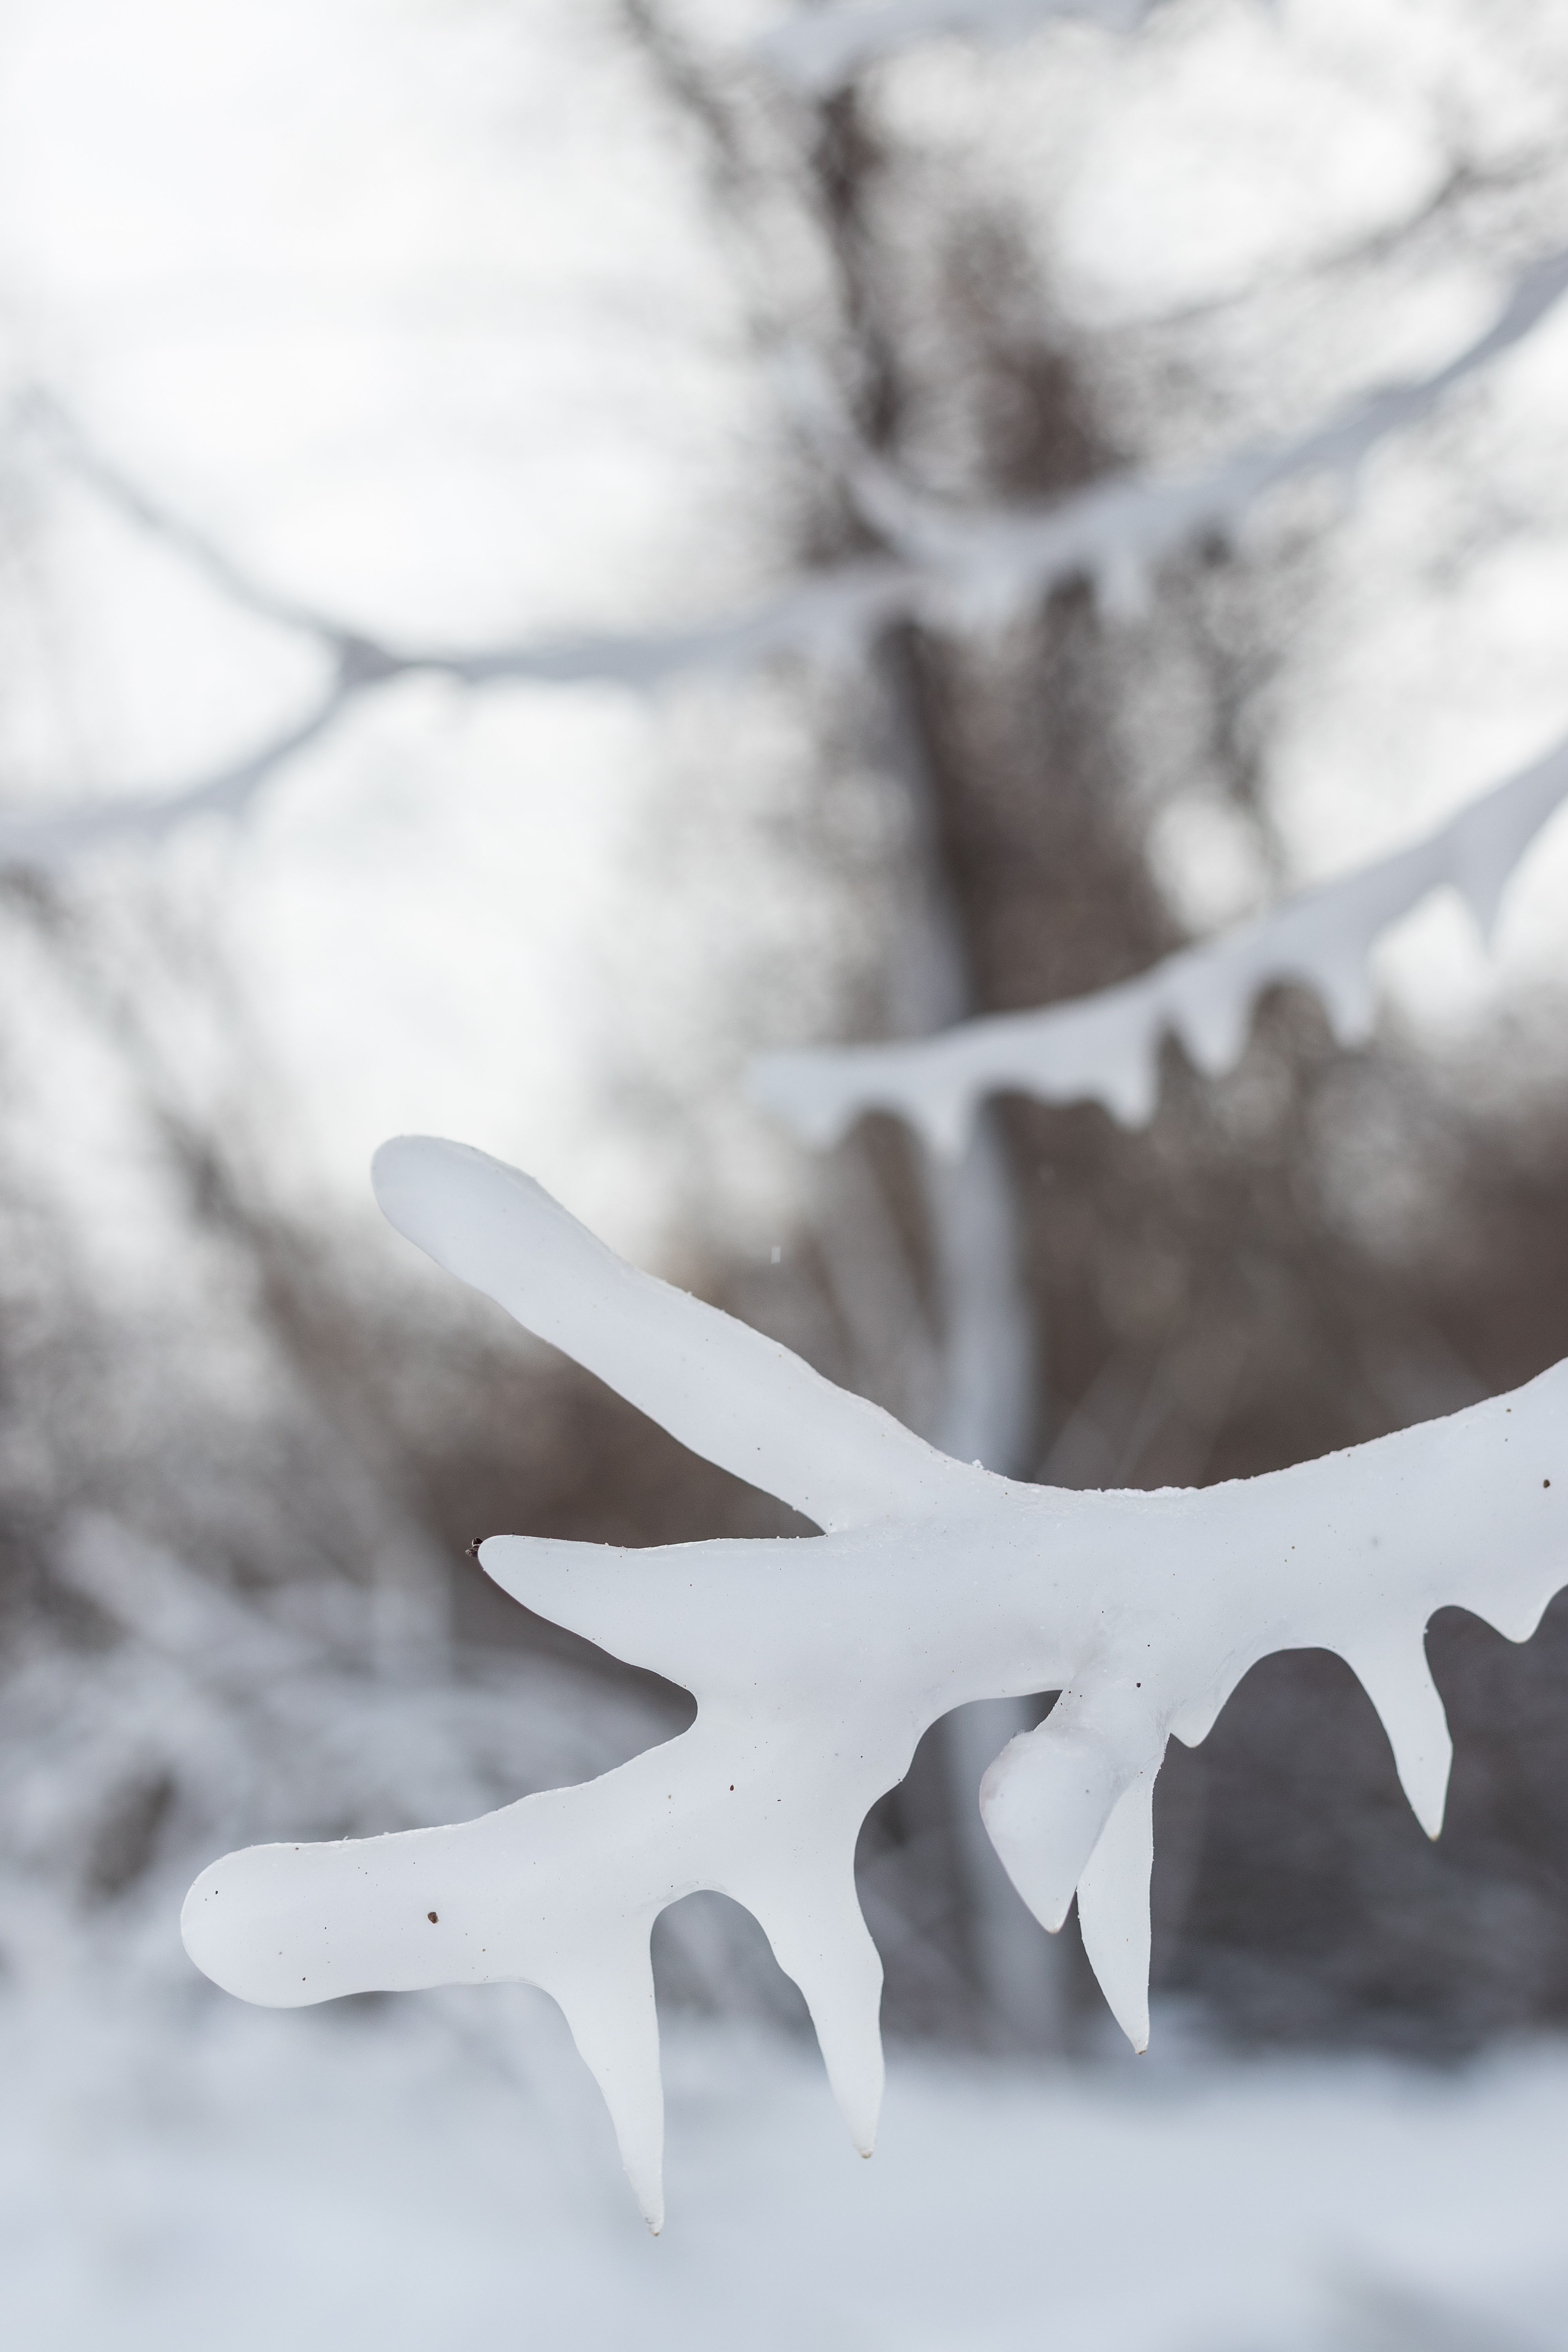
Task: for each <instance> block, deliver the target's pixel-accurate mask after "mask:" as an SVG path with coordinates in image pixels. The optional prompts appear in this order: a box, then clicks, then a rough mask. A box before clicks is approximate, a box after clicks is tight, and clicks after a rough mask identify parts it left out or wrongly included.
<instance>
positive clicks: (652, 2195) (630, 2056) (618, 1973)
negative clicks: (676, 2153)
mask: <svg viewBox="0 0 1568 2352" xmlns="http://www.w3.org/2000/svg"><path fill="white" fill-rule="evenodd" d="M600 1934H601V1936H602V1935H603V1930H602V1929H601V1930H600ZM545 1990H546V1991H547V1992H550V1993H552V1994H553V1996H554V1998H555V2000H557V2001H558V2002H559V2003H560V2006H561V2008H562V2010H563V2012H564V2014H565V2018H566V2022H567V2024H568V2025H569V2026H570V2027H571V2029H572V2039H573V2041H574V2042H575V2043H576V2045H577V2054H578V2056H579V2057H580V2058H581V2059H582V2061H583V2063H584V2065H585V2066H586V2067H587V2069H588V2071H589V2073H590V2074H592V2075H593V2077H594V2080H595V2083H597V2084H598V2085H599V2089H600V2091H601V2093H602V2094H603V2095H604V2101H605V2105H606V2106H607V2107H608V2109H609V2111H610V2121H611V2123H612V2124H613V2125H614V2126H615V2132H616V2147H618V2148H619V2150H620V2154H621V2163H622V2165H623V2166H624V2167H625V2169H626V2179H627V2180H628V2182H629V2183H630V2184H631V2191H632V2195H633V2196H634V2197H635V2198H636V2199H637V2210H638V2211H639V2212H640V2213H641V2215H642V2217H643V2220H644V2221H646V2222H647V2226H648V2228H649V2230H650V2231H652V2232H653V2235H654V2236H655V2237H656V2238H657V2237H658V2233H659V2231H661V2230H662V2229H663V2227H664V2084H663V2082H662V2080H661V2078H660V2075H659V2065H658V2014H657V2012H656V2011H655V2008H654V1998H653V1968H652V1964H651V1962H650V1960H649V1958H648V1942H647V1927H646V1926H643V1927H641V1928H640V1930H639V1929H637V1927H633V1928H632V1931H631V1941H630V1942H629V1944H627V1945H626V1947H624V1948H622V1949H621V1950H620V1951H618V1952H617V1951H616V1950H615V1949H614V1948H613V1947H612V1946H610V1945H608V1944H607V1943H606V1942H605V1941H601V1942H600V1943H599V1944H598V1945H597V1947H596V1948H595V1949H593V1950H592V1951H591V1952H588V1953H585V1954H584V1956H583V1958H581V1959H579V1960H578V1961H577V1962H576V1963H575V1965H574V1966H573V1968H572V1969H571V1971H570V1974H567V1973H566V1972H564V1971H563V1972H562V1973H560V1974H559V1975H555V1974H553V1973H552V1981H551V1982H550V1983H549V1984H548V1985H546V1986H545Z"/></svg>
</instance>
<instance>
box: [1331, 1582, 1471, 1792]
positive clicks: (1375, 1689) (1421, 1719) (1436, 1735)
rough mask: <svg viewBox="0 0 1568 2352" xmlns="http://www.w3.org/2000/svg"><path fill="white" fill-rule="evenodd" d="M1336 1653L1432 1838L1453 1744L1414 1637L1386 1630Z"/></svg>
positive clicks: (1417, 1638) (1418, 1640)
mask: <svg viewBox="0 0 1568 2352" xmlns="http://www.w3.org/2000/svg"><path fill="white" fill-rule="evenodd" d="M1341 1655H1342V1657H1343V1658H1344V1659H1345V1661H1346V1663H1347V1664H1349V1666H1350V1667H1351V1670H1352V1673H1353V1674H1354V1675H1355V1676H1356V1679H1357V1680H1358V1682H1359V1683H1360V1684H1361V1686H1362V1688H1363V1690H1364V1691H1365V1693H1366V1695H1367V1696H1368V1698H1370V1699H1371V1701H1372V1703H1373V1706H1374V1707H1376V1709H1377V1712H1378V1715H1379V1717H1381V1718H1382V1722H1383V1727H1384V1731H1386V1732H1387V1734H1388V1744H1389V1746H1390V1747H1391V1748H1393V1750H1394V1768H1395V1769H1396V1770H1397V1772H1398V1774H1399V1784H1400V1786H1401V1788H1402V1789H1403V1790H1404V1791H1405V1795H1406V1797H1408V1799H1409V1800H1410V1810H1411V1811H1412V1812H1413V1813H1414V1814H1415V1818H1416V1820H1417V1821H1418V1822H1420V1824H1421V1826H1422V1828H1423V1829H1424V1830H1425V1831H1426V1834H1427V1836H1428V1837H1429V1838H1435V1837H1436V1836H1437V1835H1438V1833H1439V1832H1440V1831H1441V1829H1442V1827H1443V1810H1444V1806H1445V1804H1446V1803H1447V1794H1448V1770H1449V1767H1450V1765H1451V1764H1452V1762H1453V1758H1454V1743H1453V1740H1452V1738H1450V1737H1449V1733H1448V1718H1447V1715H1446V1713H1445V1712H1444V1708H1443V1702H1442V1699H1441V1698H1440V1697H1439V1696H1438V1694H1437V1685H1436V1683H1435V1682H1434V1681H1433V1680H1432V1675H1431V1673H1430V1670H1429V1669H1428V1667H1427V1664H1426V1648H1425V1645H1424V1643H1423V1642H1422V1640H1421V1638H1420V1636H1419V1635H1416V1636H1415V1639H1414V1640H1413V1639H1412V1638H1411V1635H1410V1633H1409V1632H1408V1630H1406V1629H1403V1628H1402V1629H1400V1630H1399V1631H1397V1632H1395V1631H1394V1630H1392V1629H1389V1630H1386V1631H1384V1633H1378V1634H1373V1635H1370V1636H1367V1637H1363V1639H1361V1640H1359V1641H1358V1642H1357V1643H1356V1644H1355V1646H1354V1647H1353V1648H1350V1647H1344V1648H1342V1651H1341Z"/></svg>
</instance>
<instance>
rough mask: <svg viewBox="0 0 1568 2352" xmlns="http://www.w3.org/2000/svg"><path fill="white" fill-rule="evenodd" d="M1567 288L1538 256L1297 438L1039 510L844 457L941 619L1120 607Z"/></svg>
mask: <svg viewBox="0 0 1568 2352" xmlns="http://www.w3.org/2000/svg"><path fill="white" fill-rule="evenodd" d="M1565 291H1568V253H1556V254H1552V255H1551V256H1549V257H1547V258H1546V259H1544V260H1542V261H1539V262H1536V263H1534V264H1533V265H1532V266H1531V268H1529V269H1527V270H1526V271H1525V272H1524V273H1523V275H1522V276H1521V278H1520V280H1519V282H1518V284H1517V285H1516V286H1515V288H1514V289H1513V292H1512V293H1511V294H1510V297H1509V299H1508V300H1507V302H1506V303H1505V304H1504V306H1503V308H1502V310H1501V311H1500V313H1499V315H1498V317H1497V319H1496V320H1494V321H1493V323H1492V324H1491V326H1490V327H1489V328H1488V329H1487V331H1486V332H1485V333H1484V334H1483V335H1481V336H1479V337H1478V339H1477V340H1476V341H1474V342H1473V343H1470V344H1468V345H1467V347H1466V348H1465V349H1464V350H1463V351H1461V352H1458V354H1457V355H1456V356H1455V357H1454V358H1453V359H1451V360H1449V361H1448V362H1447V363H1446V364H1445V365H1444V366H1442V367H1440V368H1438V369H1437V370H1436V372H1435V373H1433V374H1431V375H1427V376H1420V377H1415V378H1413V379H1412V380H1411V381H1410V382H1408V383H1395V384H1390V385H1386V386H1384V388H1382V389H1381V390H1378V391H1374V392H1371V393H1366V394H1362V395H1361V396H1359V397H1358V398H1356V399H1354V400H1352V401H1351V402H1350V403H1349V404H1347V405H1346V406H1344V407H1342V409H1340V410H1339V411H1337V412H1336V413H1335V414H1334V415H1331V416H1330V417H1328V418H1326V419H1325V420H1324V422H1323V423H1322V424H1321V425H1315V426H1313V427H1312V428H1311V429H1310V431H1309V432H1307V433H1304V434H1301V435H1300V436H1296V437H1294V438H1290V439H1287V440H1280V441H1267V442H1260V443H1258V445H1257V446H1255V447H1252V448H1247V449H1240V450H1237V452H1235V453H1234V454H1233V455H1232V456H1230V457H1226V458H1224V459H1223V460H1222V461H1221V462H1220V463H1219V464H1218V465H1215V466H1209V467H1200V468H1199V469H1198V470H1197V471H1196V472H1194V473H1190V474H1185V475H1173V476H1171V477H1169V478H1162V477H1160V476H1158V475H1153V474H1142V473H1123V474H1112V475H1108V476H1106V477H1105V478H1103V479H1101V480H1100V481H1097V482H1090V483H1089V485H1088V487H1087V488H1084V489H1081V490H1079V491H1077V492H1075V493H1074V494H1073V495H1072V496H1071V497H1069V498H1066V499H1058V500H1056V501H1054V502H1053V503H1052V504H1051V505H1049V506H1044V507H1040V508H1037V509H1019V508H1009V509H1002V510H999V511H997V512H995V513H994V514H989V515H982V514H973V513H957V512H951V511H946V510H944V509H942V508H940V507H938V506H936V505H935V504H933V503H932V502H931V501H930V500H928V499H922V498H921V497H920V496H919V495H918V493H916V492H914V491H913V490H911V489H910V487H909V485H908V484H907V483H905V482H904V481H903V480H902V479H901V478H900V477H899V476H898V475H897V474H896V473H895V472H894V471H893V470H892V468H890V467H888V466H887V465H885V464H884V463H882V462H881V461H880V460H879V459H878V458H876V457H873V456H872V455H871V454H870V453H869V452H868V451H863V450H855V449H848V450H847V451H846V452H845V455H844V457H843V458H842V460H841V462H842V464H843V466H844V470H845V478H846V480H847V484H848V487H849V488H850V491H851V494H852V495H853V496H854V498H855V499H856V500H857V503H858V505H859V507H860V509H861V510H862V512H863V513H864V514H865V516H866V518H867V520H868V521H870V522H871V523H873V524H874V526H875V527H876V529H877V530H879V531H880V532H881V533H882V535H883V536H884V537H885V538H886V540H887V541H888V542H889V545H891V546H892V547H894V548H895V549H896V550H897V551H899V552H900V554H901V555H903V557H904V558H905V560H906V561H907V562H909V563H910V565H911V566H912V567H915V568H916V570H917V572H918V574H919V576H920V578H921V581H922V583H928V584H927V585H926V587H925V592H924V595H923V597H922V599H921V604H922V606H923V608H924V610H925V611H926V613H927V614H928V615H929V616H930V617H933V618H936V619H939V620H940V619H941V618H942V617H943V612H944V606H945V613H946V617H948V619H949V621H950V623H951V621H952V618H953V617H954V616H957V617H959V618H962V617H963V615H965V614H978V615H980V616H984V617H993V618H1005V617H1006V616H1007V615H1008V614H1011V613H1012V612H1015V611H1016V610H1017V609H1019V607H1020V606H1022V605H1025V604H1028V603H1029V602H1031V601H1033V600H1034V599H1036V598H1037V597H1038V596H1040V595H1041V594H1043V593H1047V591H1049V590H1050V589H1052V588H1055V587H1058V586H1060V585H1062V584H1063V583H1066V582H1068V581H1069V580H1073V579H1088V580H1089V581H1090V582H1091V583H1093V585H1094V587H1095V589H1096V591H1097V593H1099V595H1100V599H1101V601H1102V602H1103V604H1105V605H1106V606H1107V608H1108V609H1109V610H1110V611H1112V612H1120V613H1130V612H1136V611H1138V610H1139V609H1141V608H1142V605H1143V604H1145V603H1146V601H1147V598H1148V595H1149V592H1150V586H1151V583H1152V577H1153V574H1154V573H1155V572H1156V571H1157V570H1158V568H1159V566H1160V565H1161V564H1162V563H1163V562H1168V561H1169V560H1170V559H1171V558H1172V557H1173V556H1174V555H1176V554H1178V553H1179V552H1180V551H1182V550H1183V549H1184V548H1190V547H1193V546H1194V545H1197V544H1199V543H1200V542H1202V541H1205V540H1211V539H1215V538H1219V539H1225V538H1228V537H1230V536H1231V535H1232V534H1233V533H1234V532H1235V531H1236V530H1237V527H1238V525H1239V524H1240V523H1241V521H1242V520H1243V518H1244V517H1245V516H1246V514H1247V512H1248V510H1249V509H1250V508H1251V507H1252V506H1253V504H1254V502H1255V501H1256V500H1257V499H1259V498H1261V497H1262V496H1263V495H1264V493H1265V492H1266V491H1268V490H1270V489H1272V488H1275V487H1276V486H1277V485H1278V484H1279V483H1281V482H1285V481H1289V480H1292V479H1296V478H1306V477H1310V476H1312V475H1318V474H1328V475H1334V474H1338V475H1341V476H1345V477H1351V476H1353V475H1354V473H1355V471H1356V469H1357V468H1358V467H1360V465H1361V464H1362V462H1363V459H1364V458H1365V457H1367V456H1368V455H1369V454H1370V452H1371V451H1372V450H1373V448H1374V447H1375V446H1377V444H1378V443H1379V442H1380V441H1383V440H1384V439H1386V438H1387V436H1389V435H1390V434H1392V433H1395V432H1400V431H1403V430H1404V429H1405V427H1407V426H1409V425H1417V424H1419V423H1421V422H1422V420H1423V419H1424V418H1426V417H1427V416H1429V415H1431V413H1432V411H1433V410H1434V409H1435V408H1436V406H1437V405H1438V404H1439V402H1440V401H1442V400H1443V399H1444V397H1445V396H1446V395H1447V394H1448V393H1449V392H1451V391H1452V390H1453V388H1454V386H1455V385H1456V384H1458V383H1461V382H1462V381H1463V380H1464V379H1465V378H1466V377H1467V376H1469V375H1473V374H1474V373H1476V372H1477V371H1478V370H1479V369H1480V368H1483V367H1485V366H1487V365H1488V364H1489V362H1491V361H1492V360H1494V359H1496V358H1498V357H1500V354H1501V353H1502V352H1506V351H1509V350H1511V348H1512V347H1513V345H1514V344H1516V343H1518V342H1521V341H1522V340H1523V339H1524V337H1525V336H1526V335H1528V334H1529V333H1530V331H1531V329H1532V328H1533V327H1534V326H1536V325H1537V323H1538V322H1539V321H1540V320H1541V319H1542V318H1543V317H1544V316H1545V314H1546V312H1547V311H1548V310H1552V308H1553V306H1554V305H1555V304H1556V303H1557V302H1559V301H1560V300H1561V299H1562V298H1563V293H1564V292H1565Z"/></svg>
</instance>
